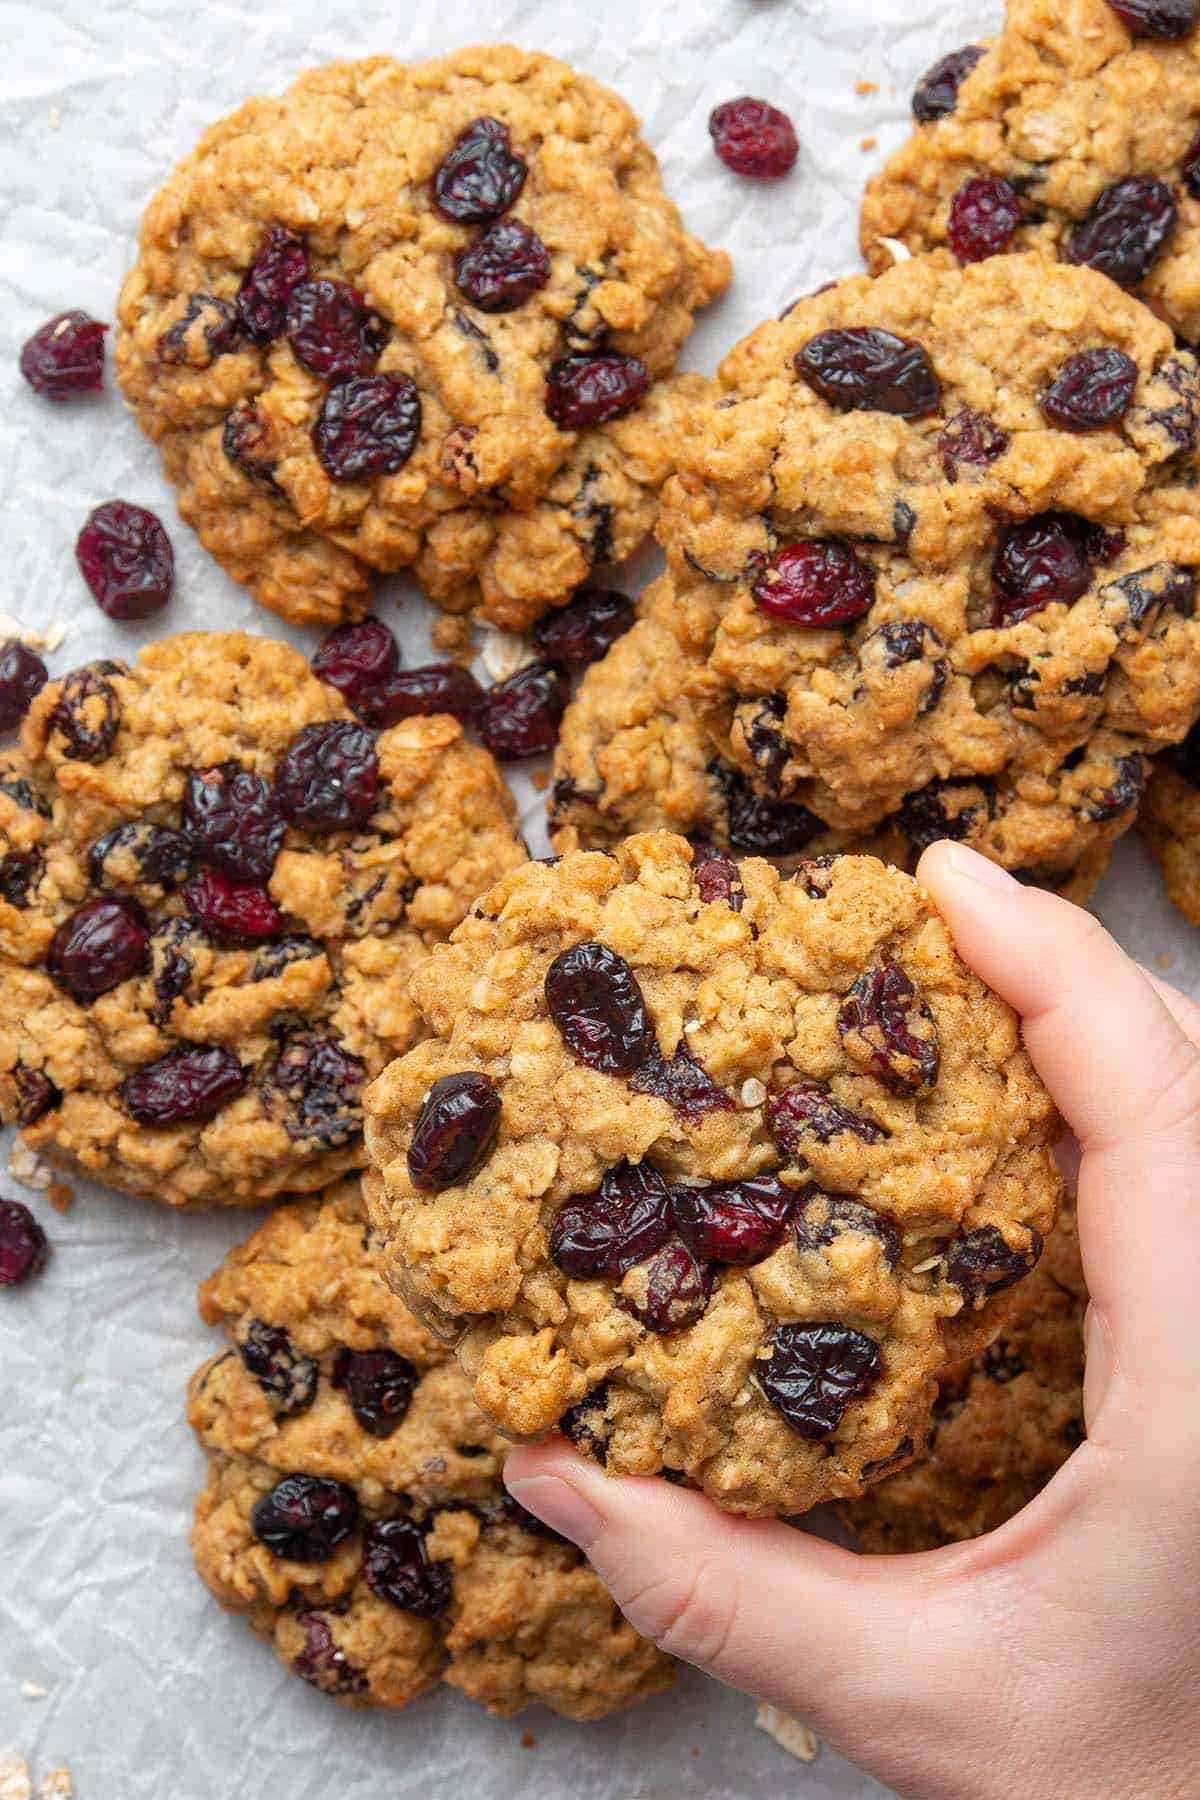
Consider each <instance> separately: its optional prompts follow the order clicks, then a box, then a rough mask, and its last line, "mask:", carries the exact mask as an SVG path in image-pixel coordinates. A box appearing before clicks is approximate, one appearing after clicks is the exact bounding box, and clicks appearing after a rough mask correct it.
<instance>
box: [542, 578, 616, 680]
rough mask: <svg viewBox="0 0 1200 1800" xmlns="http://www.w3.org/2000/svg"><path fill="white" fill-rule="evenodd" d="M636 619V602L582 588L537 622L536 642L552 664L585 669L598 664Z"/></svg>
mask: <svg viewBox="0 0 1200 1800" xmlns="http://www.w3.org/2000/svg"><path fill="white" fill-rule="evenodd" d="M636 618H637V610H636V608H635V607H634V604H633V601H632V600H630V599H627V598H626V596H625V595H624V594H614V593H611V592H609V590H608V589H607V588H580V590H579V592H578V593H577V594H576V595H575V598H574V599H573V600H568V602H567V604H566V605H565V606H560V607H559V609H558V611H557V612H551V613H547V614H546V616H545V618H543V619H539V620H538V622H537V624H536V625H535V626H534V628H533V641H534V643H535V645H536V646H537V648H538V649H539V650H540V651H541V653H542V655H543V656H544V657H546V658H547V659H548V660H549V661H550V662H560V663H568V664H570V665H571V667H572V668H582V667H585V666H586V665H587V664H588V663H594V662H599V660H600V658H601V657H602V656H603V655H604V654H605V652H606V651H608V650H610V649H611V648H612V646H613V645H614V644H615V643H616V641H617V639H618V638H619V637H623V636H624V634H625V633H626V632H627V631H628V630H629V629H630V627H631V626H632V625H633V623H634V620H635V619H636Z"/></svg>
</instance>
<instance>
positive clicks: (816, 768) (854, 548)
mask: <svg viewBox="0 0 1200 1800" xmlns="http://www.w3.org/2000/svg"><path fill="white" fill-rule="evenodd" d="M720 374H721V390H722V397H721V398H720V399H719V400H718V401H716V402H714V403H712V404H706V405H703V406H701V407H700V408H698V409H697V412H696V414H695V415H694V417H693V424H692V429H691V430H690V432H689V433H688V437H687V440H686V442H685V444H684V445H683V447H682V449H681V453H680V473H679V475H678V477H677V478H675V479H673V480H672V481H671V482H669V483H668V484H667V487H666V490H665V492H664V506H663V512H662V517H661V520H660V526H659V530H660V534H661V536H662V539H663V542H664V545H665V546H666V549H667V554H668V557H669V559H670V563H671V570H672V577H673V581H674V584H675V589H676V598H675V605H674V608H673V609H672V618H673V628H674V630H675V633H676V636H677V638H678V640H679V643H680V645H681V646H682V648H683V650H684V653H685V655H686V657H687V658H688V659H689V661H690V662H691V664H692V667H693V672H692V675H691V677H690V679H689V693H690V694H691V696H692V699H693V702H694V704H695V706H696V708H697V711H698V713H699V715H700V717H701V718H702V721H703V723H704V725H705V728H706V730H707V731H708V734H709V736H710V738H711V740H712V742H713V745H714V748H715V751H716V754H717V755H718V756H719V757H720V758H721V760H722V761H726V762H730V763H732V764H733V765H734V766H735V767H736V768H738V769H740V770H741V771H742V773H743V774H744V775H745V776H746V778H747V779H748V780H749V781H750V782H751V783H752V784H753V785H754V787H755V788H756V789H757V790H758V791H759V792H760V793H762V794H764V795H766V796H767V797H768V798H770V799H773V800H785V801H788V802H791V803H799V804H801V805H803V806H806V807H807V808H808V809H809V810H810V811H811V812H813V813H815V814H816V816H817V817H818V818H819V819H822V820H823V821H824V822H825V823H826V824H827V825H829V826H832V827H835V828H836V829H838V830H845V831H868V830H872V829H874V828H875V827H876V826H877V825H879V824H880V822H881V821H883V820H885V819H888V820H890V821H891V822H892V823H894V824H896V825H898V826H899V827H900V829H901V830H902V831H903V832H904V833H905V834H906V836H907V837H908V839H909V841H910V842H911V843H912V845H913V847H914V848H915V849H918V850H919V849H921V848H923V847H924V846H925V845H926V844H928V843H930V842H932V841H933V839H935V838H937V837H947V836H950V837H957V838H962V839H966V840H968V841H969V842H971V843H972V844H974V845H976V846H977V847H978V848H979V849H981V850H983V851H984V852H985V853H987V854H988V855H990V856H992V857H993V858H995V859H996V860H997V861H998V862H1001V863H1003V864H1004V865H1005V866H1006V867H1008V868H1011V869H1013V870H1016V871H1018V872H1021V873H1023V874H1025V875H1026V876H1027V877H1028V878H1029V879H1031V880H1035V881H1041V882H1045V883H1046V884H1048V885H1062V884H1063V883H1064V882H1066V881H1069V880H1070V879H1072V878H1073V876H1074V873H1075V871H1076V870H1077V869H1078V868H1079V866H1080V864H1081V863H1082V864H1085V865H1089V866H1090V865H1093V864H1094V863H1095V862H1096V860H1097V857H1099V858H1100V860H1101V861H1102V856H1103V850H1104V847H1105V846H1106V845H1108V844H1109V843H1110V842H1111V841H1112V840H1113V838H1115V837H1117V836H1119V835H1120V833H1121V832H1123V831H1124V830H1125V829H1126V828H1127V827H1128V826H1129V824H1130V823H1131V822H1132V820H1133V818H1134V815H1135V813H1136V810H1137V803H1138V800H1139V799H1140V796H1141V792H1142V786H1143V783H1144V780H1145V772H1146V766H1147V765H1146V760H1145V758H1146V755H1147V754H1148V753H1149V752H1151V751H1154V750H1157V749H1160V748H1161V747H1163V746H1164V745H1166V744H1170V743H1172V742H1175V741H1177V740H1178V739H1180V738H1182V737H1184V736H1185V735H1186V733H1187V731H1188V730H1189V728H1190V726H1191V725H1192V723H1193V721H1194V720H1195V718H1196V716H1197V714H1198V713H1200V621H1198V620H1197V618H1196V606H1195V602H1196V570H1197V567H1198V566H1200V497H1198V496H1197V491H1196V487H1195V472H1194V456H1195V439H1196V427H1197V407H1198V404H1200V378H1198V371H1197V362H1196V358H1195V357H1194V356H1193V354H1192V353H1191V351H1188V350H1180V349H1178V348H1177V347H1176V345H1175V341H1174V338H1173V336H1172V334H1171V332H1170V330H1169V329H1168V328H1167V327H1166V326H1165V325H1163V324H1162V323H1161V322H1160V321H1159V320H1158V319H1156V318H1155V317H1154V315H1153V314H1152V313H1150V312H1149V311H1148V310H1147V309H1146V308H1145V307H1144V306H1142V305H1141V304H1140V303H1139V302H1138V301H1136V300H1133V299H1131V298H1130V297H1129V296H1127V295H1125V294H1122V293H1120V292H1119V291H1118V290H1117V289H1115V288H1114V287H1113V285H1112V283H1111V282H1110V281H1107V280H1106V279H1105V278H1104V277H1103V276H1101V275H1097V274H1095V273H1093V272H1092V271H1091V270H1089V269H1074V268H1068V267H1066V266H1065V265H1061V266H1060V265H1056V264H1053V263H1046V262H1044V261H1043V260H1042V259H1041V258H1040V257H1036V256H1005V257H993V258H991V259H990V260H989V261H987V262H984V263H978V264H974V265H972V266H971V267H969V268H966V269H960V268H959V267H958V266H957V264H956V263H955V262H954V260H953V258H952V257H950V256H949V255H947V254H946V253H945V252H944V251H943V252H939V253H937V254H935V255H931V256H925V257H920V258H914V259H913V260H911V261H909V262H906V263H904V264H903V265H901V266H899V267H897V268H894V269H892V270H891V271H890V272H889V273H888V274H886V275H882V276H880V277H879V279H878V280H877V281H870V280H868V279H867V278H866V277H864V276H858V277H854V278H852V279H850V280H848V281H843V282H839V283H838V284H836V285H835V286H833V287H832V288H830V289H828V290H826V291H825V292H822V293H820V294H817V295H815V296H813V297H812V298H811V299H807V300H802V301H800V302H798V303H797V304H796V305H795V306H794V307H792V308H791V309H790V310H789V311H788V313H787V314H786V315H785V316H784V318H783V319H781V320H779V321H778V322H776V323H773V324H768V325H763V326H760V327H759V328H758V329H757V330H756V331H754V332H752V333H751V334H750V336H749V337H748V338H746V339H745V340H743V342H742V343H741V344H739V345H738V346H737V347H736V348H735V349H734V350H733V351H731V353H730V354H729V356H727V357H726V359H725V361H724V363H723V364H722V367H721V372H720Z"/></svg>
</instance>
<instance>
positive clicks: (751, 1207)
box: [671, 1175, 796, 1267]
mask: <svg viewBox="0 0 1200 1800" xmlns="http://www.w3.org/2000/svg"><path fill="white" fill-rule="evenodd" d="M795 1206H796V1193H795V1189H794V1188H789V1187H785V1186H784V1184H783V1182H782V1181H780V1180H779V1179H778V1177H776V1176H774V1175H760V1176H758V1177H757V1178H755V1179H751V1180H748V1181H721V1182H714V1183H713V1184H712V1185H711V1186H709V1187H704V1188H694V1187H682V1186H680V1187H676V1188H673V1189H672V1192H671V1207H672V1211H673V1213H674V1218H675V1228H676V1230H677V1231H678V1233H679V1235H680V1237H681V1238H682V1239H683V1241H684V1243H685V1244H688V1245H689V1246H690V1247H691V1249H692V1250H693V1251H694V1252H695V1253H696V1255H697V1256H699V1257H701V1258H703V1260H704V1261H706V1262H717V1263H729V1264H732V1265H734V1266H735V1267H742V1266H745V1265H747V1264H749V1263H756V1262H761V1261H762V1259H763V1257H764V1256H769V1255H770V1254H771V1252H772V1250H777V1249H778V1248H779V1245H780V1244H781V1243H782V1242H783V1239H784V1236H785V1234H786V1232H787V1228H788V1223H789V1221H790V1219H791V1216H792V1213H793V1211H794V1210H795Z"/></svg>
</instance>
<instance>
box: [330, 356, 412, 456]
mask: <svg viewBox="0 0 1200 1800" xmlns="http://www.w3.org/2000/svg"><path fill="white" fill-rule="evenodd" d="M420 435H421V396H420V395H419V394H418V392H417V390H416V386H415V385H414V383H413V382H412V380H411V379H410V378H409V377H408V376H407V375H399V374H394V375H358V376H354V377H351V378H349V379H347V380H344V381H338V382H336V383H335V384H334V386H333V387H331V388H330V390H329V392H328V393H327V394H326V396H325V399H324V401H323V402H322V405H321V410H320V412H319V413H318V415H317V422H316V424H315V426H314V427H313V445H314V447H315V449H316V452H317V456H318V457H319V459H320V463H321V467H322V468H323V469H324V471H325V473H326V474H327V475H328V476H329V477H330V479H331V480H332V481H360V480H361V479H362V478H363V476H365V475H393V474H395V472H396V470H397V469H402V468H403V467H404V465H405V463H406V462H407V461H408V459H409V457H410V456H411V455H412V453H413V451H414V450H415V449H416V447H417V440H418V439H419V437H420Z"/></svg>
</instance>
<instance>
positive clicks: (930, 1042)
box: [838, 962, 941, 1093]
mask: <svg viewBox="0 0 1200 1800" xmlns="http://www.w3.org/2000/svg"><path fill="white" fill-rule="evenodd" d="M838 1031H839V1032H840V1033H841V1038H842V1042H843V1044H844V1045H845V1047H846V1050H847V1053H848V1054H849V1055H850V1056H851V1057H852V1058H853V1060H854V1061H855V1062H857V1063H859V1064H860V1065H861V1066H862V1067H863V1068H866V1069H869V1070H870V1072H871V1073H872V1074H873V1075H877V1076H878V1077H879V1079H880V1081H882V1082H883V1084H884V1086H885V1087H888V1088H890V1089H891V1090H892V1092H893V1093H920V1092H921V1091H922V1090H924V1089H927V1088H931V1087H933V1085H934V1083H935V1082H936V1081H937V1078H938V1068H939V1065H940V1062H941V1049H940V1045H939V1040H938V1029H937V1026H936V1025H935V1024H934V1020H933V1014H932V1013H931V1012H930V1010H929V1008H928V1006H927V1005H926V1003H925V1001H924V1000H922V998H921V996H920V995H919V994H918V992H917V990H916V988H915V987H914V986H913V984H912V982H911V981H910V980H909V978H908V976H907V975H906V974H905V972H904V970H903V969H902V968H901V967H900V965H899V963H892V962H888V963H881V964H880V965H879V967H878V968H876V969H869V970H868V971H867V972H866V974H865V975H860V976H859V978H858V980H857V981H856V982H855V983H854V985H853V986H852V987H851V988H850V989H849V991H848V992H847V993H846V995H845V996H844V998H843V1000H842V1004H841V1006H840V1007H839V1008H838Z"/></svg>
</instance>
